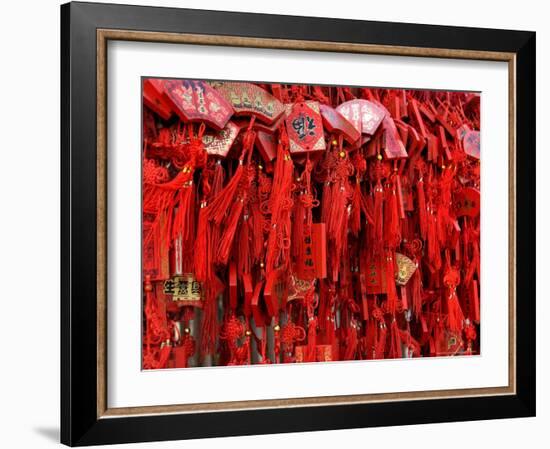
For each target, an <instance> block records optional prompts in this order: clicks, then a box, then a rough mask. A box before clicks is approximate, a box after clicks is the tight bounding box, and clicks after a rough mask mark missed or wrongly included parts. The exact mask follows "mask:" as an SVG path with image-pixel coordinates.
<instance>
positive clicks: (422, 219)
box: [416, 178, 428, 241]
mask: <svg viewBox="0 0 550 449" xmlns="http://www.w3.org/2000/svg"><path fill="white" fill-rule="evenodd" d="M416 192H417V195H418V224H419V227H420V237H421V238H422V240H424V241H426V237H427V235H428V220H427V217H426V215H427V210H426V195H425V194H424V181H423V180H422V178H420V179H419V180H418V183H417V184H416Z"/></svg>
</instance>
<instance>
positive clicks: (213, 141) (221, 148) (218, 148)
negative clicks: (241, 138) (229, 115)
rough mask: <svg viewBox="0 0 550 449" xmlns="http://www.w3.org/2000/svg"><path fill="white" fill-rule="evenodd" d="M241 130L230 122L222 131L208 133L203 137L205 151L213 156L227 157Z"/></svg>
mask: <svg viewBox="0 0 550 449" xmlns="http://www.w3.org/2000/svg"><path fill="white" fill-rule="evenodd" d="M240 130H241V128H239V127H238V126H237V125H236V124H235V123H233V122H231V121H229V122H227V125H225V128H224V129H222V130H220V131H213V132H206V133H205V134H204V135H203V136H202V142H203V143H204V149H205V150H206V152H207V153H208V154H209V155H211V156H219V157H225V156H227V153H229V150H230V149H231V146H232V145H233V142H235V139H236V138H237V135H238V134H239V131H240Z"/></svg>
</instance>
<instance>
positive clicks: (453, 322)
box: [447, 290, 464, 332]
mask: <svg viewBox="0 0 550 449" xmlns="http://www.w3.org/2000/svg"><path fill="white" fill-rule="evenodd" d="M447 310H448V313H449V319H448V327H449V330H451V331H453V332H460V331H461V330H462V326H463V322H464V314H463V313H462V309H461V308H460V304H459V302H458V297H457V296H456V291H455V290H453V291H452V292H451V293H450V294H449V295H448V296H447Z"/></svg>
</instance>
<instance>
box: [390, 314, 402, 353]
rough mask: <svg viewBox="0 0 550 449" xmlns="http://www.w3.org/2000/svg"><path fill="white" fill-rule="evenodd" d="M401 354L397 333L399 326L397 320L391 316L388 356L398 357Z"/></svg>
mask: <svg viewBox="0 0 550 449" xmlns="http://www.w3.org/2000/svg"><path fill="white" fill-rule="evenodd" d="M402 355H403V353H402V351H401V335H400V333H399V327H398V326H397V320H396V319H395V317H393V318H392V322H391V325H390V348H389V351H388V358H390V359H400V358H401V357H402Z"/></svg>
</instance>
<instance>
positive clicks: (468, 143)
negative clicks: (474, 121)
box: [462, 131, 480, 159]
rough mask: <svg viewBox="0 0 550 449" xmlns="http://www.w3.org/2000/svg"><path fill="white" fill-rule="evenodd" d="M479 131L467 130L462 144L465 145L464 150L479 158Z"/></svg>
mask: <svg viewBox="0 0 550 449" xmlns="http://www.w3.org/2000/svg"><path fill="white" fill-rule="evenodd" d="M479 140H480V139H479V131H466V133H465V134H464V137H463V138H462V144H463V145H464V151H465V152H466V154H467V155H468V156H471V157H473V158H475V159H479V156H480V142H479Z"/></svg>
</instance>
